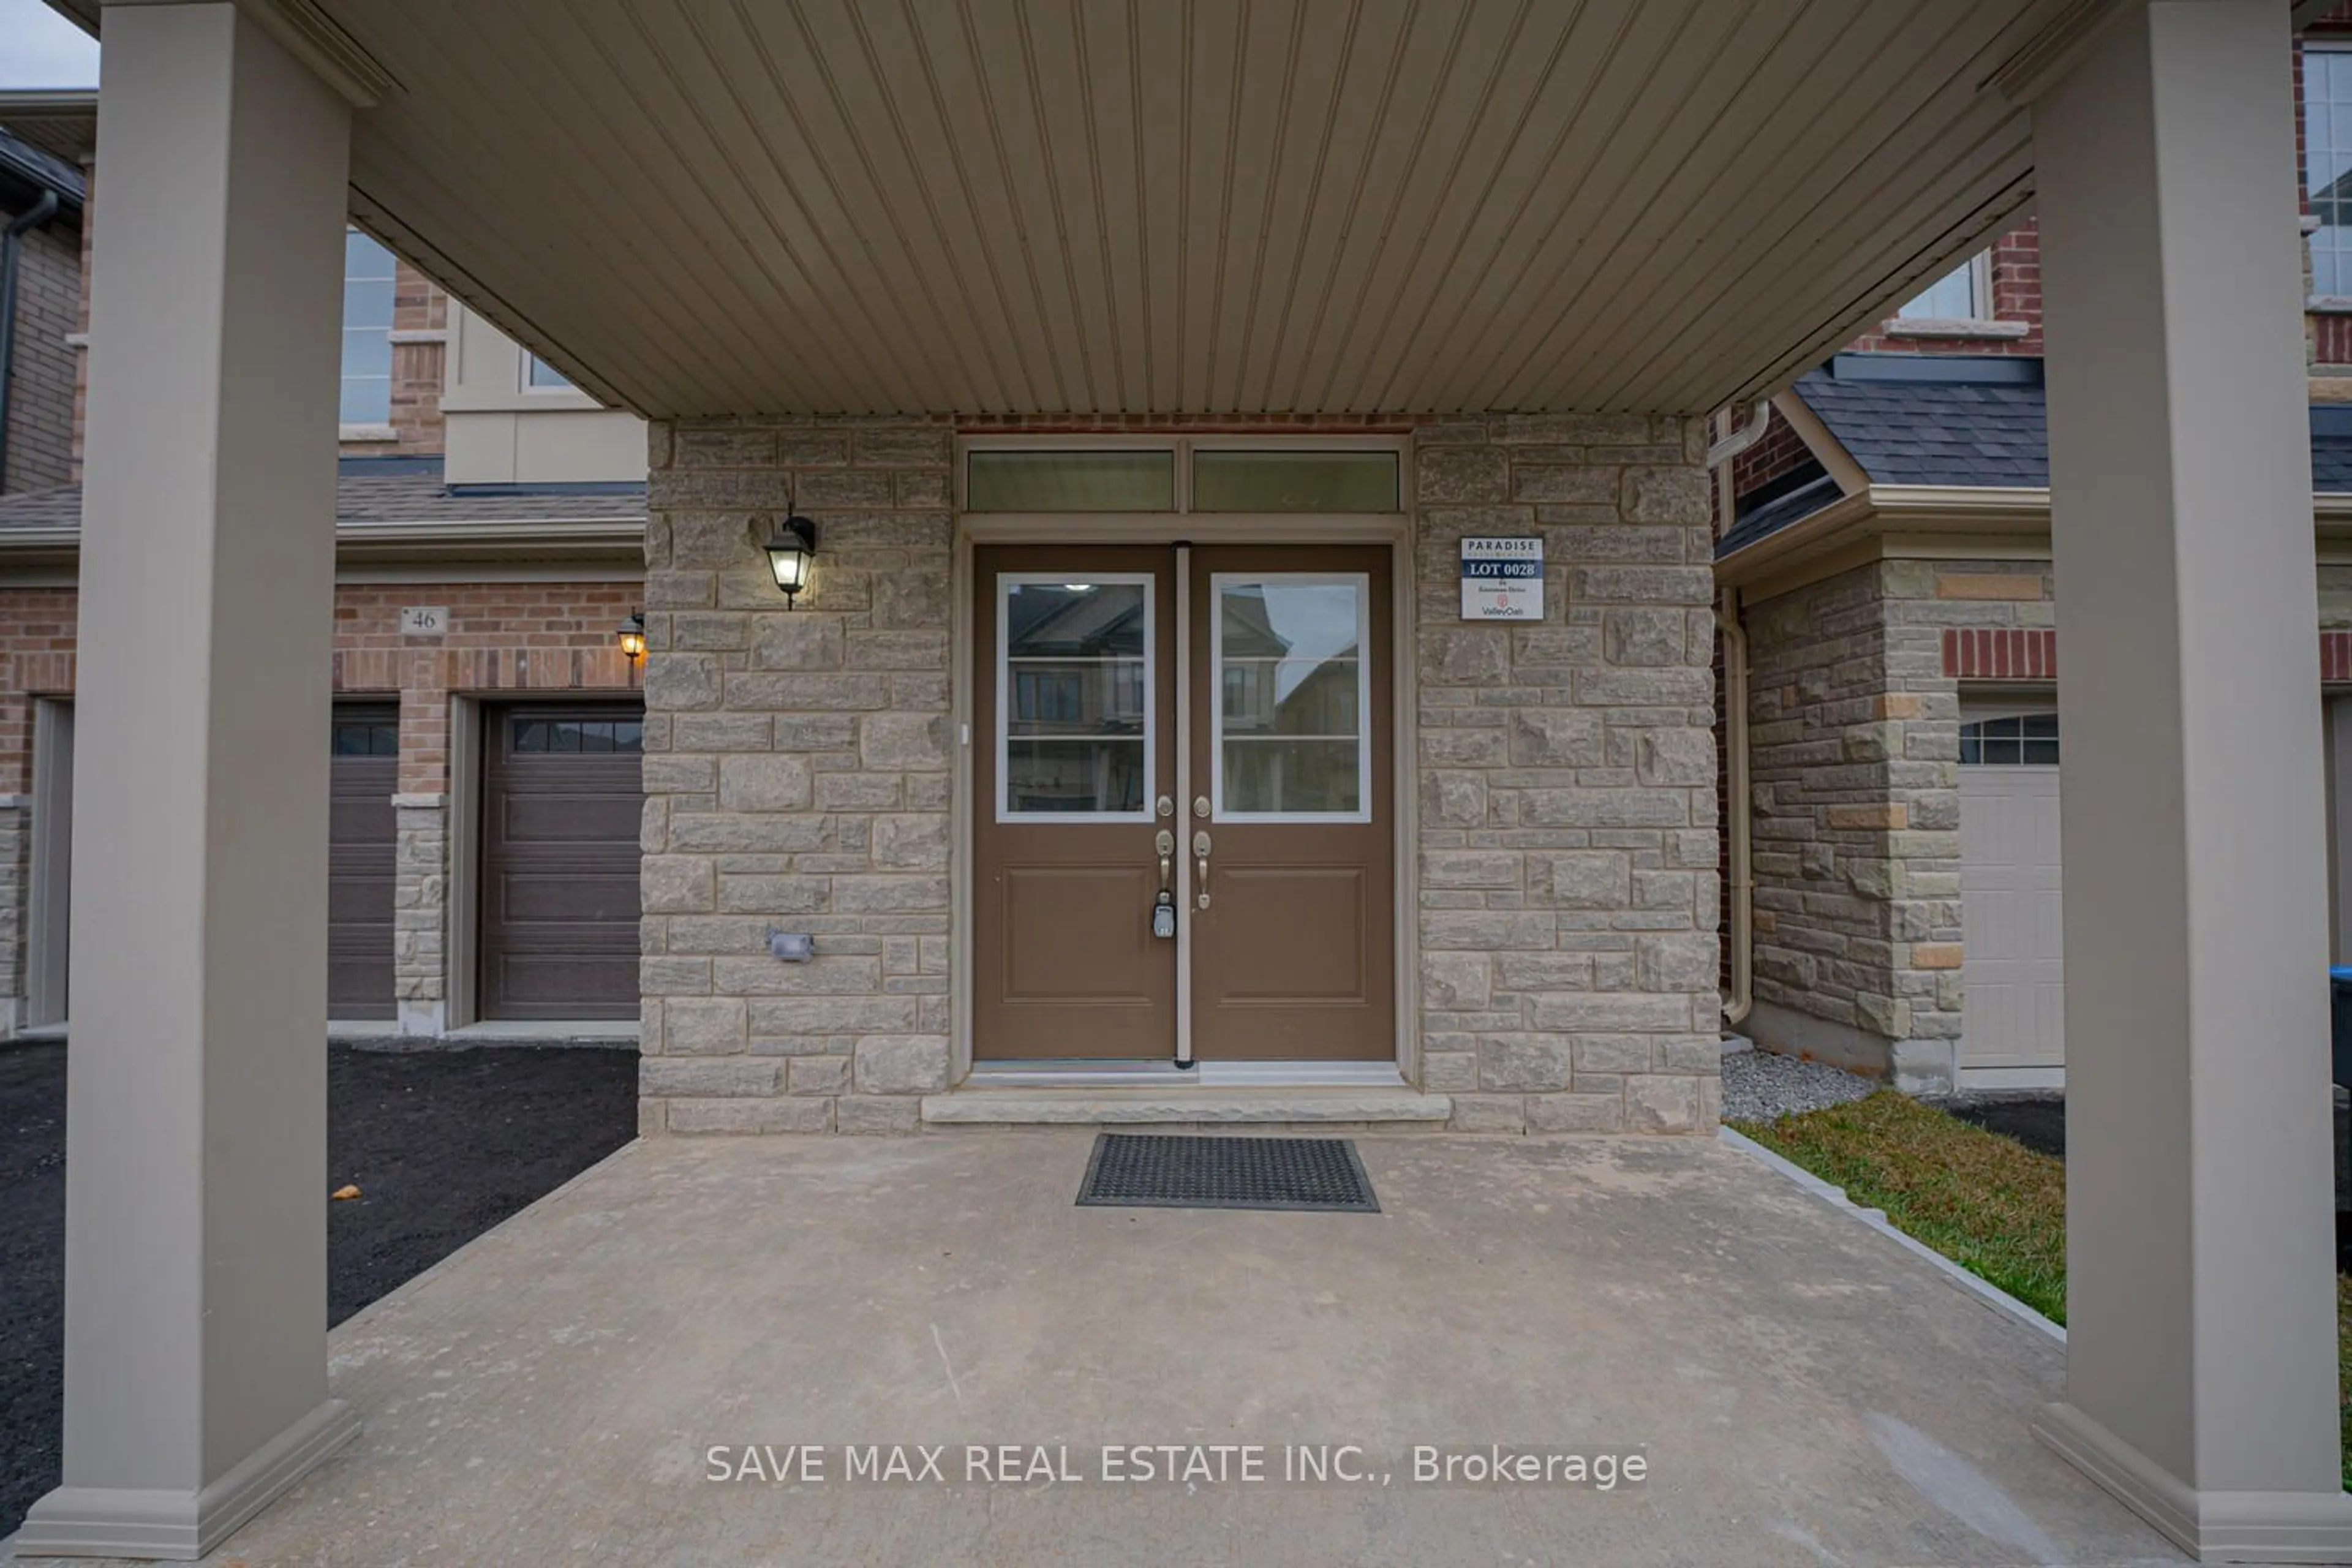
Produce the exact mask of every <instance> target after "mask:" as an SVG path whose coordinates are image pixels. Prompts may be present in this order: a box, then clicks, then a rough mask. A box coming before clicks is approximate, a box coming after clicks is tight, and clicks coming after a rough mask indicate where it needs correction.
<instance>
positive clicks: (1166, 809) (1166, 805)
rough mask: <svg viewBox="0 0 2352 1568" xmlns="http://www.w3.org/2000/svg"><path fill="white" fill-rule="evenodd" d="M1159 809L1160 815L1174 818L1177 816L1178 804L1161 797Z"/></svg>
mask: <svg viewBox="0 0 2352 1568" xmlns="http://www.w3.org/2000/svg"><path fill="white" fill-rule="evenodd" d="M1158 809H1159V813H1160V816H1175V815H1176V803H1175V802H1174V801H1172V800H1171V799H1169V798H1168V797H1167V796H1166V795H1161V796H1160V805H1159V808H1158Z"/></svg>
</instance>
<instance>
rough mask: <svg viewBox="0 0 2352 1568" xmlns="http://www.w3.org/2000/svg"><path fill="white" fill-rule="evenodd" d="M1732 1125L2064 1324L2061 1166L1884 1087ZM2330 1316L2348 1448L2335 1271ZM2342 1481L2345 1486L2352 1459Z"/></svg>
mask: <svg viewBox="0 0 2352 1568" xmlns="http://www.w3.org/2000/svg"><path fill="white" fill-rule="evenodd" d="M1733 1126H1734V1127H1735V1128H1736V1129H1737V1130H1738V1131H1740V1132H1743V1133H1745V1134H1746V1135H1748V1137H1750V1138H1753V1139H1754V1140H1756V1142H1759V1143H1761V1144H1763V1145H1764V1146H1765V1147H1766V1148H1767V1149H1769V1150H1771V1151H1772V1152H1774V1153H1776V1154H1778V1155H1780V1157H1781V1158H1783V1159H1785V1160H1789V1161H1790V1162H1792V1163H1796V1164H1799V1165H1802V1166H1803V1167H1804V1168H1805V1169H1806V1170H1808V1171H1811V1173H1813V1174H1815V1175H1817V1176H1819V1177H1821V1178H1822V1180H1823V1181H1826V1182H1831V1183H1833V1184H1836V1185H1838V1186H1841V1187H1843V1188H1844V1189H1845V1192H1846V1196H1848V1197H1850V1198H1852V1199H1853V1201H1854V1202H1855V1203H1857V1204H1861V1205H1864V1206H1866V1207H1870V1208H1876V1209H1884V1210H1885V1211H1886V1218H1887V1220H1888V1222H1889V1223H1891V1224H1892V1225H1893V1226H1895V1228H1896V1229H1898V1230H1900V1231H1902V1232H1904V1233H1905V1234H1906V1235H1907V1236H1911V1237H1916V1239H1918V1240H1919V1241H1922V1242H1925V1243H1926V1244H1927V1246H1929V1247H1934V1248H1935V1249H1936V1250H1937V1251H1938V1252H1940V1253H1942V1254H1943V1255H1944V1256H1945V1257H1947V1258H1950V1259H1952V1261H1954V1262H1955V1263H1958V1265H1960V1267H1962V1268H1966V1269H1967V1270H1968V1271H1969V1273H1971V1274H1975V1275H1978V1276H1979V1277H1981V1278H1983V1279H1988V1280H1990V1281H1991V1282H1992V1283H1993V1284H1995V1285H1998V1286H2000V1288H2001V1289H2004V1290H2006V1291H2008V1292H2009V1293H2010V1294H2011V1295H2012V1296H2014V1297H2016V1298H2017V1299H2018V1300H2021V1301H2023V1302H2024V1303H2026V1305H2028V1306H2030V1307H2032V1309H2033V1310H2036V1311H2038V1312H2040V1313H2042V1315H2043V1316H2044V1317H2046V1318H2049V1319H2050V1320H2051V1321H2053V1322H2059V1323H2063V1322H2064V1321H2066V1165H2065V1163H2064V1162H2063V1161H2062V1160H2057V1159H2053V1158H2052V1157H2051V1156H2050V1155H2047V1154H2037V1153H2035V1152H2033V1151H2032V1150H2031V1149H2028V1148H2027V1147H2026V1146H2025V1145H2024V1144H2022V1143H2020V1142H2017V1141H2016V1140H2015V1139H2013V1138H2004V1137H2002V1136H2001V1135H2000V1133H1998V1132H1988V1131H1984V1130H1983V1129H1982V1128H1979V1127H1971V1126H1969V1124H1968V1123H1967V1122H1965V1121H1958V1120H1957V1119H1956V1118H1953V1117H1949V1116H1947V1115H1945V1114H1944V1113H1943V1112H1942V1111H1940V1110H1933V1109H1931V1108H1929V1107H1927V1106H1925V1105H1922V1104H1920V1103H1919V1102H1918V1101H1917V1100H1913V1099H1911V1098H1909V1097H1908V1096H1907V1095H1901V1094H1897V1093H1895V1091H1894V1090H1892V1089H1881V1090H1880V1091H1879V1092H1878V1093H1876V1094H1874V1095H1871V1096H1869V1097H1868V1098H1867V1099H1864V1100H1854V1101H1852V1102H1851V1103H1849V1104H1845V1105H1837V1106H1832V1107H1831V1108H1830V1109H1828V1110H1809V1111H1806V1112H1804V1113H1802V1114H1801V1115H1796V1116H1783V1117H1781V1118H1780V1120H1779V1121H1746V1122H1735V1123H1733ZM2336 1396H2337V1405H2338V1408H2339V1416H2340V1419H2341V1420H2342V1422H2343V1430H2344V1436H2345V1447H2346V1449H2347V1452H2352V1275H2342V1274H2339V1275H2337V1276H2336ZM2344 1480H2345V1486H2346V1489H2347V1490H2352V1461H2347V1465H2346V1468H2345V1476H2344Z"/></svg>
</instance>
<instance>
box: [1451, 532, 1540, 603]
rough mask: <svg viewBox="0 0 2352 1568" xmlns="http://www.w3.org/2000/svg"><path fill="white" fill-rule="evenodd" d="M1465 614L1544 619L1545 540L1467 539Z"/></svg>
mask: <svg viewBox="0 0 2352 1568" xmlns="http://www.w3.org/2000/svg"><path fill="white" fill-rule="evenodd" d="M1462 618H1463V619H1464V620H1465V621H1539V620H1542V619H1543V541H1542V540H1540V539H1465V540H1464V541H1463V542H1462Z"/></svg>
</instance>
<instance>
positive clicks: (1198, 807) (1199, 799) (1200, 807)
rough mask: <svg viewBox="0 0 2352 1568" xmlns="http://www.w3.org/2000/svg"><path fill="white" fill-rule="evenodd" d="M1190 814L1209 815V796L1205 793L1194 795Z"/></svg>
mask: <svg viewBox="0 0 2352 1568" xmlns="http://www.w3.org/2000/svg"><path fill="white" fill-rule="evenodd" d="M1192 815H1193V816H1208V815H1209V797H1208V796H1207V795H1194V796H1193V797H1192Z"/></svg>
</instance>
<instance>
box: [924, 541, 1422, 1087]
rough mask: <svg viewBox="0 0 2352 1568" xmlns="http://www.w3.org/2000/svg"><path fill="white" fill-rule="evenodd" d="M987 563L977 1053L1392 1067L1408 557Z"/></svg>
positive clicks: (1365, 553)
mask: <svg viewBox="0 0 2352 1568" xmlns="http://www.w3.org/2000/svg"><path fill="white" fill-rule="evenodd" d="M975 567H976V570H975V572H974V585H973V590H974V595H975V600H976V602H975V605H974V616H973V623H972V624H973V626H974V631H975V637H976V638H977V642H976V647H975V648H974V654H975V657H974V659H973V663H972V668H973V670H974V672H975V674H974V680H973V696H974V702H973V708H974V717H975V722H974V724H973V726H972V735H971V742H972V752H973V767H972V779H973V789H974V798H973V801H972V822H973V827H974V834H973V838H974V856H973V865H974V878H973V900H974V906H975V907H974V909H973V911H972V916H973V925H972V931H973V952H974V958H975V963H974V979H973V1019H972V1022H973V1028H972V1054H973V1056H974V1057H975V1058H977V1059H980V1060H983V1061H986V1060H997V1061H1003V1060H1096V1061H1100V1060H1132V1061H1151V1060H1171V1059H1197V1060H1200V1061H1205V1062H1214V1061H1374V1062H1377V1061H1384V1060H1390V1059H1392V1058H1394V1056H1395V1054H1396V1034H1395V1020H1396V1013H1395V1005H1396V1004H1395V989H1396V976H1395V951H1396V942H1395V924H1394V920H1395V906H1394V899H1395V866H1394V854H1395V850H1394V845H1395V837H1396V836H1395V819H1394V816H1393V812H1394V810H1395V805H1394V799H1393V789H1392V785H1391V777H1392V774H1393V768H1392V760H1393V754H1392V751H1391V747H1392V745H1393V739H1392V735H1391V707H1392V700H1393V699H1392V688H1391V658H1390V655H1389V649H1390V647H1391V642H1390V638H1391V619H1392V612H1391V595H1390V563H1389V552H1388V551H1387V550H1386V549H1384V548H1381V547H1377V546H1353V545H1347V546H1329V545H1317V546H1289V545H1284V546H1256V545H1253V546H1223V545H1220V546H1199V547H1189V548H1180V547H1177V546H1173V545H1168V546H1158V545H1151V546H1146V545H1101V546H1087V545H1053V546H1045V545H1024V546H996V547H986V548H982V549H981V550H980V551H978V552H976V554H975Z"/></svg>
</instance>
